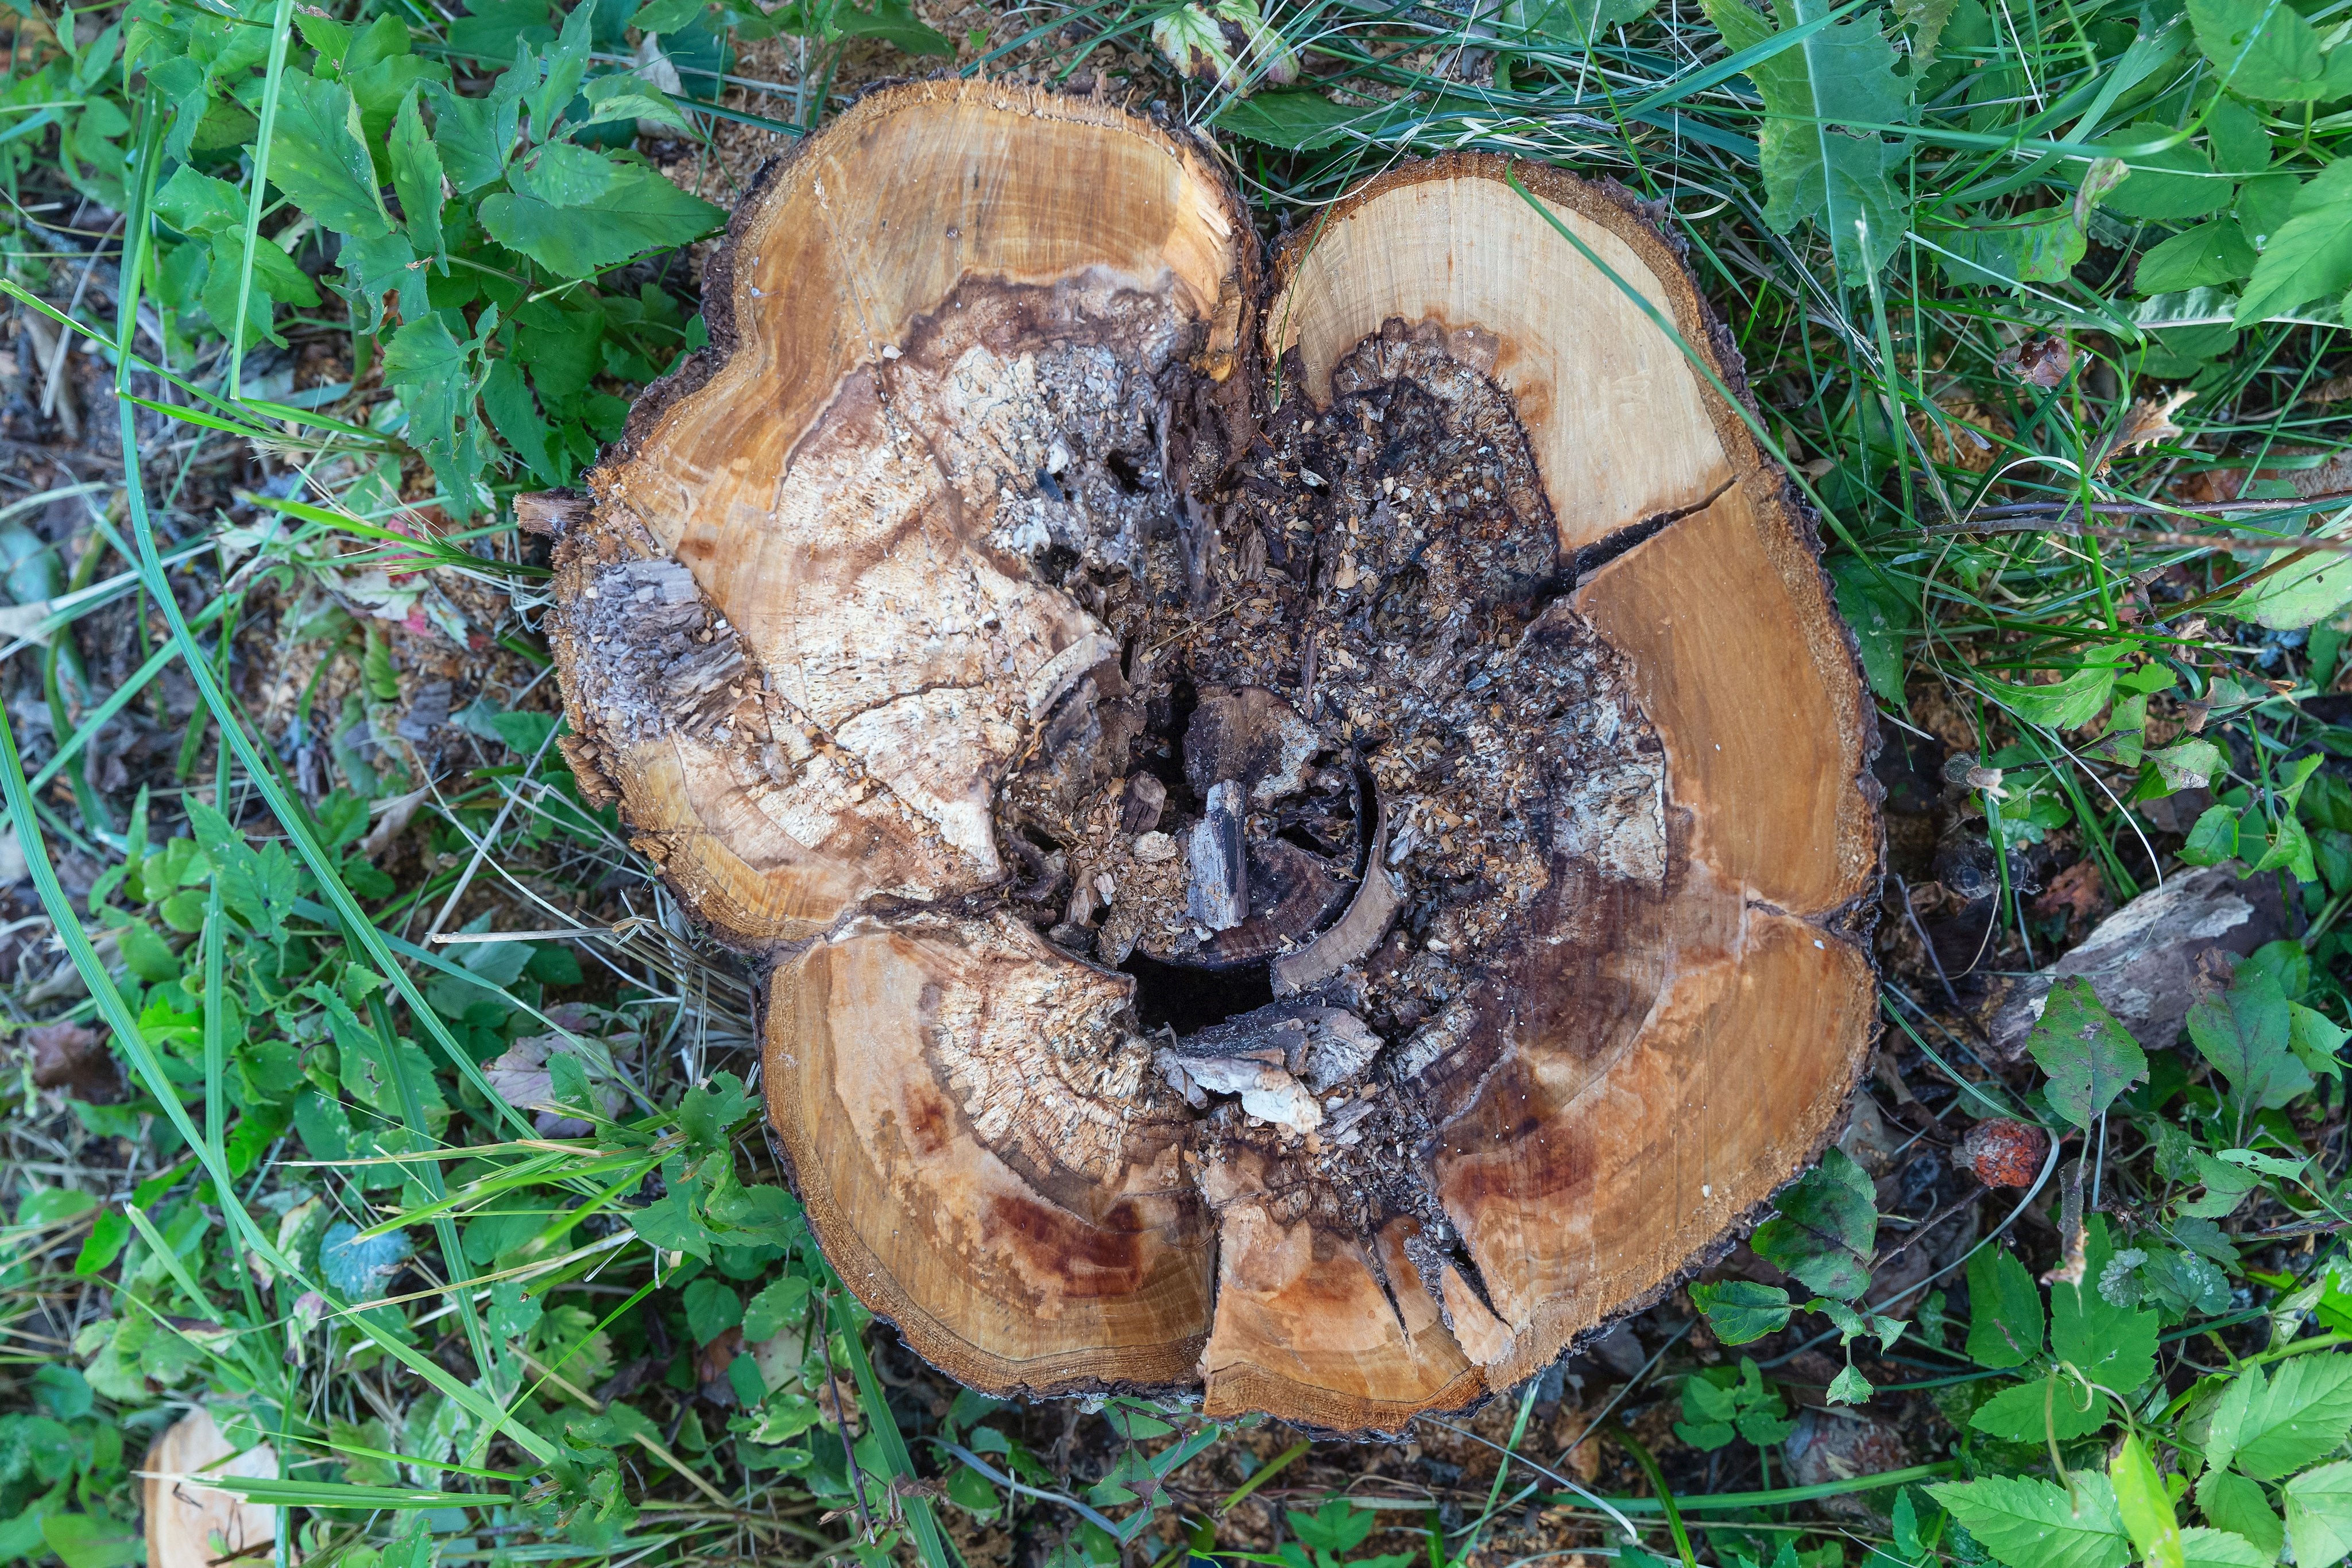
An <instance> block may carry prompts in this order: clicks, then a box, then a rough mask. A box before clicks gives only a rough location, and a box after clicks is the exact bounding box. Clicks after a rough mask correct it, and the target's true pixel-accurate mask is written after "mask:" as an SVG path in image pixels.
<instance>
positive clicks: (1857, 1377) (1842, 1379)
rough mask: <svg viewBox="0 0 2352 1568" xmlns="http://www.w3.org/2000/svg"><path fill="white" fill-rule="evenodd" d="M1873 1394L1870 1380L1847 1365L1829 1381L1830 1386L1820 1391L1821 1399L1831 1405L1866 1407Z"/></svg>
mask: <svg viewBox="0 0 2352 1568" xmlns="http://www.w3.org/2000/svg"><path fill="white" fill-rule="evenodd" d="M1873 1393H1874V1389H1873V1388H1872V1387H1871V1385H1870V1379H1868V1378H1867V1377H1864V1375H1862V1373H1861V1372H1860V1370H1859V1369H1857V1368H1855V1367H1853V1366H1852V1365H1847V1366H1845V1367H1843V1368H1841V1369H1840V1370H1839V1372H1838V1375H1836V1376H1835V1377H1832V1378H1831V1379H1830V1385H1829V1387H1828V1388H1826V1389H1824V1390H1823V1391H1822V1398H1823V1399H1825V1400H1827V1401H1828V1402H1829V1403H1830V1404H1832V1405H1867V1404H1869V1403H1870V1396H1871V1395H1872V1394H1873Z"/></svg>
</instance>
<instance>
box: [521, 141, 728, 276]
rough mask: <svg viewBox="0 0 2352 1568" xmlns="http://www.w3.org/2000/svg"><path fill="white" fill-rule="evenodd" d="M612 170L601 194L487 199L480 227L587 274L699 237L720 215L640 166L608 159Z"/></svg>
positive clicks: (552, 263) (544, 262) (552, 265)
mask: <svg viewBox="0 0 2352 1568" xmlns="http://www.w3.org/2000/svg"><path fill="white" fill-rule="evenodd" d="M612 170H613V177H612V180H611V183H609V185H608V186H607V187H606V188H605V189H604V191H603V192H602V193H600V194H598V195H596V196H595V197H594V198H593V199H592V200H589V201H586V202H583V203H580V204H575V205H569V206H557V205H554V204H551V203H549V202H546V201H544V200H541V199H539V198H537V197H534V196H528V195H520V194H516V193H500V194H499V195H494V196H490V197H488V198H486V199H485V200H484V201H483V203H482V204H481V209H480V213H481V220H482V227H483V228H484V229H486V230H488V232H489V235H490V237H491V238H493V239H495V240H497V241H498V242H499V244H501V245H503V246H507V247H508V248H509V249H510V250H516V251H520V252H521V253H522V254H523V255H525V256H529V257H530V258H531V259H532V260H533V261H536V262H538V263H539V264H540V265H541V266H542V267H546V268H547V269H548V270H549V271H550V272H551V273H553V274H554V275H555V276H557V277H592V276H593V275H594V274H595V273H596V272H598V271H600V270H601V269H603V268H604V267H613V266H616V265H618V264H619V263H621V262H624V261H626V260H628V259H629V258H630V257H631V256H635V255H637V254H638V253H640V252H642V251H646V250H654V249H663V248H667V247H669V246H680V245H685V244H687V243H688V242H689V241H692V240H697V239H699V238H701V237H702V236H703V235H707V234H709V232H710V231H711V230H712V229H714V228H716V227H718V225H719V223H720V222H721V221H722V220H723V219H724V218H725V217H726V214H725V213H724V212H722V211H721V210H720V209H719V208H718V207H715V206H712V205H711V204H709V202H706V201H704V200H703V199H702V198H701V197H699V196H690V195H688V194H687V193H685V192H684V191H681V190H679V189H678V188H677V186H676V185H673V184H671V183H669V182H668V181H667V180H665V179H663V178H662V177H661V175H660V174H659V173H657V172H655V171H653V170H651V169H648V168H646V167H645V166H643V165H642V164H636V163H614V164H613V165H612Z"/></svg>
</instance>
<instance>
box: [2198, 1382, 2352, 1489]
mask: <svg viewBox="0 0 2352 1568" xmlns="http://www.w3.org/2000/svg"><path fill="white" fill-rule="evenodd" d="M2225 1412H2226V1413H2227V1415H2226V1420H2227V1422H2228V1425H2227V1427H2226V1428H2225V1427H2224V1422H2225ZM2212 1428H2213V1441H2214V1443H2215V1445H2216V1446H2222V1447H2226V1448H2229V1450H2230V1451H2231V1458H2230V1460H2229V1461H2228V1462H2231V1463H2234V1464H2235V1465H2236V1467H2237V1468H2238V1469H2240V1470H2241V1471H2242V1472H2244V1473H2245V1474H2247V1475H2249V1476H2252V1478H2254V1479H2256V1480H2277V1479H2280V1478H2282V1477H2284V1476H2287V1475H2290V1474H2292V1473H2293V1472H2294V1471H2295V1470H2297V1469H2301V1468H2302V1467H2304V1466H2305V1465H2307V1464H2309V1463H2311V1462H2312V1461H2313V1460H2314V1459H2316V1458H2322V1457H2323V1456H2325V1455H2327V1454H2330V1453H2333V1452H2334V1451H2335V1450H2336V1448H2340V1447H2341V1446H2342V1445H2343V1442H2344V1438H2345V1434H2346V1432H2347V1430H2352V1355H2347V1354H2317V1355H2299V1356H2295V1357H2294V1358H2293V1359H2291V1360H2288V1361H2285V1362H2282V1363H2281V1364H2279V1365H2277V1366H2276V1367H2274V1368H2273V1369H2272V1370H2271V1372H2270V1374H2269V1375H2268V1376H2267V1377H2265V1375H2264V1374H2263V1369H2262V1368H2260V1367H2251V1368H2249V1369H2247V1370H2246V1371H2245V1372H2243V1373H2241V1374H2240V1375H2238V1377H2237V1379H2236V1380H2235V1381H2234V1382H2233V1383H2232V1384H2231V1386H2230V1387H2229V1388H2228V1389H2226V1390H2224V1391H2223V1396H2222V1403H2221V1405H2220V1406H2216V1407H2215V1410H2214V1415H2213V1420H2212ZM2225 1438H2226V1439H2227V1441H2226V1442H2225Z"/></svg>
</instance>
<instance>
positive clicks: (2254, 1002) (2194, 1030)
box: [2189, 821, 2311, 1110]
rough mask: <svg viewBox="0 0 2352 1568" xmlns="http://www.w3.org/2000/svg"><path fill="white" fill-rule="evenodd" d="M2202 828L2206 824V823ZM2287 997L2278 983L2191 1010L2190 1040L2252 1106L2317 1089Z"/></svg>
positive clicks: (2233, 991) (2270, 1105)
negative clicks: (2293, 1044)
mask: <svg viewBox="0 0 2352 1568" xmlns="http://www.w3.org/2000/svg"><path fill="white" fill-rule="evenodd" d="M2199 825H2200V826H2202V825H2203V824H2202V822H2201V821H2200V824H2199ZM2286 1008H2287V1004H2286V998H2285V997H2284V996H2283V995H2281V994H2280V992H2279V988H2278V987H2277V985H2276V983H2274V982H2270V981H2263V982H2260V983H2257V984H2253V985H2247V986H2232V987H2231V988H2230V989H2229V990H2227V991H2224V992H2219V993H2215V994H2212V995H2209V996H2206V997H2204V998H2200V1000H2199V1001H2198V1003H2197V1005H2196V1006H2194V1007H2192V1008H2190V1009H2189V1039H2190V1040H2194V1041H2195V1042H2196V1044H2197V1050H2198V1051H2199V1052H2200V1054H2201V1055H2202V1056H2203V1057H2204V1058H2205V1060H2206V1061H2209V1062H2210V1063H2212V1065H2213V1068H2214V1071H2218V1072H2219V1073H2221V1076H2222V1077H2224V1078H2226V1079H2228V1080H2229V1081H2230V1087H2231V1090H2232V1091H2233V1092H2235V1093H2236V1094H2237V1095H2238V1096H2239V1097H2240V1098H2241V1099H2242V1100H2244V1101H2246V1102H2247V1103H2249V1104H2251V1105H2253V1106H2256V1107H2258V1108H2261V1109H2263V1110H2273V1109H2276V1108H2277V1107H2279V1106H2281V1105H2284V1104H2285V1103H2287V1102H2288V1101H2290V1100H2292V1099H2294V1097H2295V1096H2296V1095H2298V1094H2301V1093H2303V1092H2305V1091H2306V1090H2308V1089H2309V1088H2310V1087H2311V1073H2310V1071H2308V1070H2307V1069H2306V1068H2305V1066H2304V1065H2303V1063H2302V1062H2300V1061H2296V1060H2295V1056H2294V1051H2292V1050H2291V1049H2290V1048H2289V1046H2288V1040H2289V1038H2290V1030H2291V1028H2292V1022H2291V1019H2290V1018H2289V1016H2288V1013H2287V1010H2286Z"/></svg>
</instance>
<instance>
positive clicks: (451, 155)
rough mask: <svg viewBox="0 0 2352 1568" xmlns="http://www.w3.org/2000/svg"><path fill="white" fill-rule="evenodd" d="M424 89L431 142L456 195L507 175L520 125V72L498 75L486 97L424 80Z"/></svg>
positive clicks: (491, 182) (476, 189)
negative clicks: (429, 111) (465, 94)
mask: <svg viewBox="0 0 2352 1568" xmlns="http://www.w3.org/2000/svg"><path fill="white" fill-rule="evenodd" d="M423 93H424V97H425V102H426V103H427V104H428V105H429V106H430V107H431V108H432V110H433V145H434V146H435V147H436V148H438V149H439V150H440V152H441V156H442V162H443V165H444V167H445V169H446V172H447V173H448V177H449V181H450V183H452V184H454V185H456V186H457V191H458V193H459V194H461V195H462V194H465V193H468V192H472V191H478V190H480V189H481V188H482V187H483V186H485V185H489V184H495V183H497V182H499V181H500V180H502V179H504V178H506V172H507V160H508V158H509V156H511V155H512V153H513V152H514V144H515V138H516V136H517V135H519V134H520V129H521V123H522V83H521V78H520V73H518V72H515V71H509V72H507V73H506V74H505V75H504V76H501V77H500V78H499V79H498V82H497V84H496V85H495V86H494V87H493V88H492V89H491V91H490V96H489V97H488V98H466V97H463V96H461V95H459V94H457V93H455V92H452V91H450V90H449V89H447V88H446V87H443V86H442V85H441V84H440V83H438V82H426V83H425V84H424V88H423Z"/></svg>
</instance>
